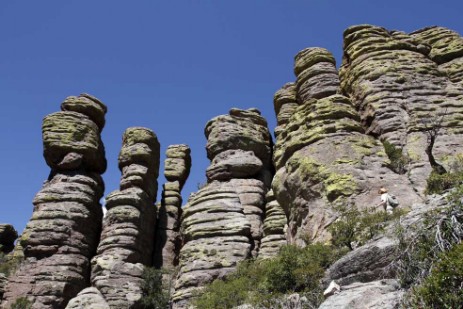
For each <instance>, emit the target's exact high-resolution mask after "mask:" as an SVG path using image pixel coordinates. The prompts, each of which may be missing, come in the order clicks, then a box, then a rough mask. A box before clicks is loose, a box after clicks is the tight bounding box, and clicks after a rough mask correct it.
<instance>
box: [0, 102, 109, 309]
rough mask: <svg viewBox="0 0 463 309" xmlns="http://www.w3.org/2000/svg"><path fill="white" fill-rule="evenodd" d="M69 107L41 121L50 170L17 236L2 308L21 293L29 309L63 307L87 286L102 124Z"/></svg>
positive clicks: (96, 226)
mask: <svg viewBox="0 0 463 309" xmlns="http://www.w3.org/2000/svg"><path fill="white" fill-rule="evenodd" d="M92 100H93V99H92ZM95 100H96V99H95ZM98 102H99V101H98ZM76 104H77V105H78V103H76ZM99 104H100V105H101V106H104V105H102V103H101V102H100V103H99ZM77 105H76V106H77ZM74 110H75V111H63V112H58V113H55V114H51V115H49V116H47V117H45V119H44V121H43V126H42V135H43V146H44V156H45V160H46V161H47V163H48V164H49V166H50V167H51V168H52V172H51V174H50V176H49V178H48V180H47V181H46V182H45V184H44V185H43V187H42V189H41V190H40V191H39V193H37V195H36V196H35V198H34V201H33V204H34V212H33V215H32V218H31V220H30V221H29V223H28V224H27V226H26V228H25V230H24V232H23V234H22V235H21V239H20V245H21V246H22V248H23V250H24V257H25V261H24V262H23V264H22V265H21V267H20V268H19V270H18V271H17V272H16V273H15V274H14V275H12V276H11V277H10V278H9V282H8V284H7V286H6V288H5V295H4V301H3V303H2V308H9V306H10V305H11V304H12V303H14V302H15V300H16V299H17V298H19V297H27V298H28V299H29V300H30V301H32V303H33V307H34V308H64V307H65V306H66V304H67V303H68V301H69V300H70V299H71V298H72V297H74V296H75V295H77V293H78V292H79V291H81V290H82V289H83V288H85V287H86V286H88V284H89V279H90V278H89V274H90V259H91V257H92V256H93V255H94V254H95V250H96V247H97V244H98V239H99V234H100V231H101V219H102V210H101V205H100V203H99V200H100V198H101V197H102V195H103V192H104V184H103V180H102V179H101V176H100V173H102V172H104V170H105V168H106V159H105V157H104V147H103V144H102V143H101V138H100V132H101V129H102V127H101V128H99V127H98V125H97V124H96V123H95V122H94V121H93V120H92V119H91V118H89V117H88V116H87V115H86V114H83V113H81V112H80V110H79V108H77V107H76V108H75V109H74ZM105 111H106V107H102V114H103V115H104V112H105Z"/></svg>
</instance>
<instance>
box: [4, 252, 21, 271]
mask: <svg viewBox="0 0 463 309" xmlns="http://www.w3.org/2000/svg"><path fill="white" fill-rule="evenodd" d="M21 261H22V259H19V258H17V257H13V256H11V255H5V254H4V253H2V252H0V273H3V274H5V275H6V276H7V277H8V276H9V275H11V274H13V273H14V272H15V271H16V269H18V267H19V265H20V264H21Z"/></svg>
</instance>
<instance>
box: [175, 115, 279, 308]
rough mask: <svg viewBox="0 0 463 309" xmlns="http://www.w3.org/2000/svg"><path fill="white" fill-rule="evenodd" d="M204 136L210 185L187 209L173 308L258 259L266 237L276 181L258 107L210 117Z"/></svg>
mask: <svg viewBox="0 0 463 309" xmlns="http://www.w3.org/2000/svg"><path fill="white" fill-rule="evenodd" d="M205 133H206V137H207V139H208V142H207V147H206V149H207V152H208V157H209V159H210V160H211V164H210V166H209V167H208V169H207V171H206V175H207V179H208V183H207V184H206V186H204V187H203V188H201V189H200V190H199V191H198V192H197V193H196V194H193V195H192V196H191V197H190V199H189V201H188V203H187V205H186V206H185V207H184V212H183V216H182V223H181V234H182V237H183V243H184V245H183V247H182V249H181V250H180V257H179V274H178V277H177V279H176V282H175V292H174V294H173V303H174V308H186V307H188V304H189V301H190V299H191V298H192V297H193V296H194V293H195V292H197V291H198V290H199V289H201V288H202V287H203V286H204V285H205V284H207V283H210V282H212V281H213V280H214V279H216V278H223V277H224V276H225V275H227V274H228V273H230V272H231V271H233V270H234V269H235V268H236V265H237V263H238V262H240V261H243V260H245V259H247V258H250V257H252V256H254V257H256V256H257V255H258V249H259V246H260V241H261V239H262V236H263V217H264V211H265V194H266V193H267V190H268V187H269V185H270V181H271V177H272V167H271V152H272V143H271V139H270V134H269V131H268V128H267V122H266V121H265V119H264V118H262V117H261V116H260V112H259V111H258V110H256V109H249V110H239V109H232V110H231V111H230V113H229V114H228V115H222V116H218V117H216V118H214V119H212V120H211V121H210V122H209V123H208V124H207V126H206V130H205Z"/></svg>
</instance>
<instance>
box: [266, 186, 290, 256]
mask: <svg viewBox="0 0 463 309" xmlns="http://www.w3.org/2000/svg"><path fill="white" fill-rule="evenodd" d="M265 199H266V201H267V203H266V205H265V219H264V225H263V228H264V234H263V238H262V241H261V244H260V248H259V258H270V257H274V256H275V255H277V253H278V251H279V250H280V248H281V247H282V246H284V245H286V244H287V243H288V242H287V241H286V229H287V226H288V220H287V218H286V214H285V212H284V210H283V208H282V207H281V205H280V204H279V203H278V201H276V200H275V196H274V194H273V191H272V190H270V191H268V192H267V195H266V198H265Z"/></svg>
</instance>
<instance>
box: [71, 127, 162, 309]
mask: <svg viewBox="0 0 463 309" xmlns="http://www.w3.org/2000/svg"><path fill="white" fill-rule="evenodd" d="M119 168H120V170H121V171H122V179H121V186H120V190H117V191H114V192H112V193H110V194H109V195H108V196H107V197H106V208H107V209H108V211H107V213H106V216H105V218H104V220H103V230H102V232H101V237H100V243H99V245H98V249H97V252H96V256H94V257H93V258H92V262H91V263H92V269H91V284H92V287H94V288H96V290H98V291H99V292H98V293H97V292H96V291H95V289H90V290H89V289H86V290H84V291H82V292H81V293H79V295H78V296H77V297H76V298H74V299H73V300H72V301H71V302H70V303H69V306H68V307H67V308H75V306H77V305H82V304H85V303H87V302H88V299H98V303H99V304H100V306H101V308H106V307H107V306H109V307H110V308H137V306H140V304H139V302H140V299H141V296H142V291H141V285H142V282H143V279H142V274H143V270H144V266H145V265H147V266H150V265H151V264H152V256H153V247H154V233H155V222H156V207H155V206H154V202H155V199H156V192H157V176H158V173H159V142H158V140H157V137H156V135H155V134H154V133H153V131H151V130H149V129H147V128H141V127H133V128H128V129H127V130H126V131H125V132H124V136H123V141H122V149H121V151H120V153H119ZM100 294H101V295H100ZM101 296H102V297H101ZM103 300H104V301H105V302H106V304H105V303H104V302H103Z"/></svg>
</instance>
